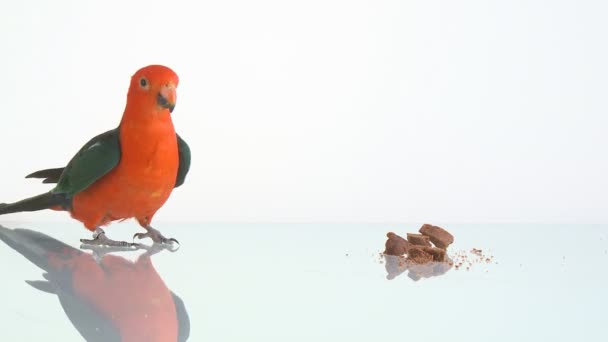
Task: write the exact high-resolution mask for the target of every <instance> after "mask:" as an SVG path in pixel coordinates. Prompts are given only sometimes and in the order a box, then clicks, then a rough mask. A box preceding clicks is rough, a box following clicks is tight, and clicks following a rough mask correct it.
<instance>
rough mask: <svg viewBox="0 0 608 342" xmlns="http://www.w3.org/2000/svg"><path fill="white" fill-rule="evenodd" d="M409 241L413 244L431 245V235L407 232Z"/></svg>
mask: <svg viewBox="0 0 608 342" xmlns="http://www.w3.org/2000/svg"><path fill="white" fill-rule="evenodd" d="M407 241H409V242H410V243H411V244H412V245H416V246H428V247H431V243H430V242H429V237H428V236H424V235H422V234H412V233H407Z"/></svg>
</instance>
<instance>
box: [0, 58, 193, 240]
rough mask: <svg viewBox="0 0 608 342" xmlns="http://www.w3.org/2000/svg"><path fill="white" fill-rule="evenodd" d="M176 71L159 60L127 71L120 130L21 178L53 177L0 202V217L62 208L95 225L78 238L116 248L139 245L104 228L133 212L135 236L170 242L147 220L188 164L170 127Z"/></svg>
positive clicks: (183, 148) (185, 150)
mask: <svg viewBox="0 0 608 342" xmlns="http://www.w3.org/2000/svg"><path fill="white" fill-rule="evenodd" d="M178 82H179V80H178V77H177V74H176V73H175V72H173V70H171V69H170V68H168V67H166V66H162V65H150V66H147V67H144V68H142V69H140V70H138V71H137V72H136V73H135V74H134V75H133V76H132V77H131V84H130V86H129V92H128V94H127V104H126V106H125V111H124V113H123V116H122V120H121V121H120V124H119V126H118V128H115V129H112V130H110V131H107V132H105V133H102V134H100V135H98V136H96V137H94V138H93V139H91V140H90V141H89V142H88V143H86V144H85V145H84V146H83V147H82V148H81V149H80V151H78V153H76V155H75V156H74V157H73V158H72V159H71V160H70V162H69V163H68V164H67V166H65V167H61V168H53V169H46V170H40V171H37V172H34V173H32V174H30V175H28V176H26V178H42V179H44V180H43V183H57V185H56V186H55V187H54V188H53V189H52V190H51V191H49V192H46V193H43V194H41V195H38V196H34V197H30V198H26V199H24V200H21V201H19V202H15V203H8V204H7V203H2V204H0V215H3V214H9V213H16V212H22V211H36V210H43V209H53V210H63V211H68V212H69V213H70V215H71V216H72V217H73V218H75V219H77V220H79V221H81V222H82V223H83V224H84V226H85V227H86V228H87V229H89V230H91V231H93V232H94V234H93V239H92V240H85V239H82V240H81V242H83V243H85V244H92V245H105V246H117V247H130V246H138V244H136V243H128V242H124V241H114V240H111V239H110V238H108V237H107V236H106V235H105V232H104V231H103V230H102V229H101V227H102V226H105V225H107V224H109V223H110V222H112V221H116V220H125V219H130V218H135V219H136V220H137V221H138V222H139V224H140V225H141V226H142V227H143V228H145V229H146V232H145V233H137V234H135V235H134V237H133V238H134V239H135V238H139V239H143V238H147V237H149V238H151V239H152V240H153V241H154V242H155V243H161V244H168V245H172V244H173V243H176V244H177V243H178V242H177V240H175V239H172V238H171V239H168V238H166V237H164V236H163V235H162V234H161V233H160V232H159V231H158V230H156V229H154V228H153V227H152V226H151V223H152V218H153V217H154V214H155V213H156V211H157V210H158V209H160V208H161V207H162V206H163V204H164V203H165V202H166V201H167V199H168V198H169V195H171V192H172V191H173V189H174V188H176V187H178V186H180V185H182V184H183V183H184V180H185V178H186V174H187V173H188V170H189V169H190V148H189V147H188V144H186V142H185V141H184V140H183V139H182V138H181V137H180V136H179V135H178V134H177V133H176V132H175V129H174V127H173V122H172V120H171V113H172V112H173V109H174V108H175V101H176V88H177V85H178Z"/></svg>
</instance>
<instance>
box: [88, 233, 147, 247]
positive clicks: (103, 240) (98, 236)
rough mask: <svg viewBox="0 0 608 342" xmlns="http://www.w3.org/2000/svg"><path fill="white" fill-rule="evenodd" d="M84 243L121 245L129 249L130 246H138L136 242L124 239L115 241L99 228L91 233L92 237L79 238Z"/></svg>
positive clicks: (107, 245)
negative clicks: (89, 238) (90, 238)
mask: <svg viewBox="0 0 608 342" xmlns="http://www.w3.org/2000/svg"><path fill="white" fill-rule="evenodd" d="M80 242H82V243H83V244H85V245H95V246H106V247H122V248H128V249H131V247H135V248H139V244H138V243H133V242H126V241H115V240H112V239H110V238H108V237H107V236H106V232H104V231H103V229H101V228H97V229H95V233H93V239H92V240H87V239H80Z"/></svg>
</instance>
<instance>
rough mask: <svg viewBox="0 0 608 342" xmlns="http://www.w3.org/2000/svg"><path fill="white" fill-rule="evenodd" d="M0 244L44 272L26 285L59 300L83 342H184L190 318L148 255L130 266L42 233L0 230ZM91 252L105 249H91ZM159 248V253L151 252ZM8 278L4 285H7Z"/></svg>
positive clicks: (115, 256) (115, 257) (124, 261)
mask: <svg viewBox="0 0 608 342" xmlns="http://www.w3.org/2000/svg"><path fill="white" fill-rule="evenodd" d="M0 240H1V241H3V242H4V243H6V244H7V245H8V246H10V247H11V248H13V249H14V250H15V251H17V252H18V253H20V254H21V255H23V256H24V257H25V258H27V259H28V260H29V261H30V262H32V263H33V264H35V265H36V266H38V267H39V268H41V269H42V270H44V274H43V277H44V280H33V281H29V280H28V281H26V282H27V283H28V284H29V285H31V286H32V287H34V288H35V289H37V290H40V291H43V292H46V293H49V294H52V295H55V296H57V299H58V300H59V302H60V304H61V306H62V308H63V311H64V312H65V314H66V316H67V317H68V319H69V320H70V321H71V322H72V325H74V327H75V328H76V329H77V330H78V332H79V333H80V335H82V337H83V338H84V339H85V340H86V341H100V342H101V341H103V342H109V341H123V342H127V341H128V342H154V341H158V342H166V341H186V340H187V339H188V337H189V335H190V319H189V317H188V312H187V311H186V307H185V305H184V302H183V301H182V300H181V299H180V298H179V297H178V296H177V295H175V294H174V293H173V292H171V290H169V288H168V287H167V285H166V284H165V282H164V281H163V279H162V278H161V277H160V275H159V274H158V272H157V271H156V269H155V268H154V265H153V264H152V259H151V255H152V254H154V252H155V251H161V250H162V248H160V247H161V245H155V246H153V247H152V250H148V251H147V252H145V253H143V254H142V255H140V256H139V257H138V258H137V260H136V261H130V260H127V259H125V258H123V257H120V256H117V255H106V256H104V257H103V259H101V260H95V258H94V257H93V256H92V255H91V254H89V253H86V252H84V251H81V250H78V249H75V248H72V247H71V246H68V245H66V244H64V243H63V242H60V241H57V240H55V239H53V238H51V237H49V236H47V235H45V234H42V233H39V232H35V231H32V230H28V229H7V228H4V227H2V226H0ZM90 247H91V249H93V250H94V251H98V252H99V251H102V252H103V251H105V250H107V249H108V248H106V247H100V246H90ZM155 247H159V248H158V249H154V248H155ZM10 280H11V279H10V277H6V274H5V278H4V279H3V281H10Z"/></svg>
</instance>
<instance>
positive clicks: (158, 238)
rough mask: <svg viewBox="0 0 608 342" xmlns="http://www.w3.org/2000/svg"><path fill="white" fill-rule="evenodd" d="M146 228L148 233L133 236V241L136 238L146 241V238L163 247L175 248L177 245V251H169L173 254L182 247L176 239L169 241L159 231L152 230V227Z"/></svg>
mask: <svg viewBox="0 0 608 342" xmlns="http://www.w3.org/2000/svg"><path fill="white" fill-rule="evenodd" d="M144 228H145V229H146V230H147V232H145V233H136V234H135V235H133V240H135V238H138V239H145V238H147V237H149V238H150V239H152V241H154V243H159V244H161V245H170V246H171V247H173V246H174V245H177V247H176V248H175V249H173V248H170V249H169V250H170V251H172V252H175V251H176V250H178V249H179V246H180V244H179V241H177V240H175V239H174V238H169V239H167V238H166V237H164V236H163V234H161V233H160V232H159V231H158V230H156V229H154V228H152V226H145V227H144Z"/></svg>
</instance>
